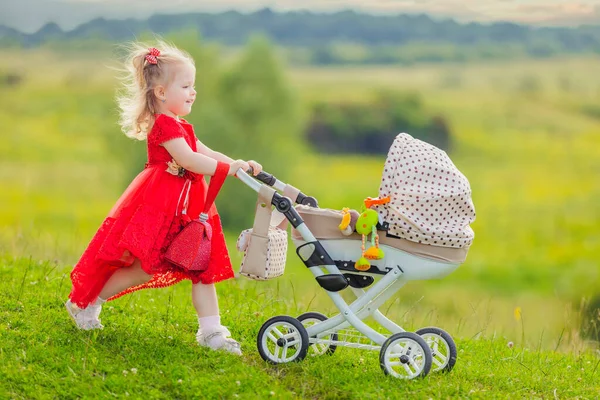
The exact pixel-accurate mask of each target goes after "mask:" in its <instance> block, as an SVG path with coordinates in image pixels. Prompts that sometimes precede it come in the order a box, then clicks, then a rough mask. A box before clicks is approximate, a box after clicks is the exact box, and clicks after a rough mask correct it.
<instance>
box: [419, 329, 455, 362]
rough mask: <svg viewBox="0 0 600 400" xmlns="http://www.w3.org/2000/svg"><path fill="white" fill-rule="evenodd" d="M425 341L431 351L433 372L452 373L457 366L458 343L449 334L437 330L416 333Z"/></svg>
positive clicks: (422, 330) (423, 330)
mask: <svg viewBox="0 0 600 400" xmlns="http://www.w3.org/2000/svg"><path fill="white" fill-rule="evenodd" d="M415 333H416V334H417V335H419V336H421V337H422V338H423V339H425V342H427V344H428V345H429V348H430V350H431V357H432V361H433V365H432V366H431V372H440V371H441V372H450V371H451V370H452V368H454V364H456V356H457V352H456V343H454V340H453V339H452V336H450V335H449V334H448V332H446V331H444V330H442V329H440V328H436V327H428V328H421V329H419V330H418V331H416V332H415Z"/></svg>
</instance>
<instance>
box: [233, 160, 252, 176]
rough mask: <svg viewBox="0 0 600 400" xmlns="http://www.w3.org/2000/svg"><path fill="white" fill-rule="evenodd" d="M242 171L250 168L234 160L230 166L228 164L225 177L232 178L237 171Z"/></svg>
mask: <svg viewBox="0 0 600 400" xmlns="http://www.w3.org/2000/svg"><path fill="white" fill-rule="evenodd" d="M240 168H241V169H242V170H243V171H247V170H248V168H250V166H249V165H248V163H247V162H246V161H244V160H235V161H234V162H232V163H231V164H229V173H228V174H227V175H229V176H234V175H235V173H236V172H237V171H238V169H240Z"/></svg>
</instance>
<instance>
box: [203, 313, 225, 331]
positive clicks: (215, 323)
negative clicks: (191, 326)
mask: <svg viewBox="0 0 600 400" xmlns="http://www.w3.org/2000/svg"><path fill="white" fill-rule="evenodd" d="M198 325H200V329H201V330H202V331H203V332H210V331H212V330H213V329H215V328H217V327H219V326H221V316H220V315H211V316H209V317H198Z"/></svg>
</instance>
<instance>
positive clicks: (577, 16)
mask: <svg viewBox="0 0 600 400" xmlns="http://www.w3.org/2000/svg"><path fill="white" fill-rule="evenodd" d="M264 7H270V8H271V9H273V10H276V11H287V10H299V9H304V10H310V11H314V12H332V11H338V10H344V9H354V10H357V11H365V12H369V13H372V14H399V13H426V14H430V15H432V16H436V17H450V18H454V19H456V20H458V21H462V22H466V21H479V22H491V21H499V20H502V21H512V22H518V23H526V24H535V25H546V26H555V25H567V26H573V25H580V24H582V23H585V24H600V0H345V1H340V0H271V1H259V0H220V1H219V0H216V1H214V0H213V1H211V0H0V25H5V26H9V27H11V28H15V29H18V30H20V31H22V32H28V33H30V32H35V31H37V30H38V29H39V28H40V27H41V26H43V25H44V24H46V23H48V22H56V23H57V24H58V25H59V26H60V27H61V28H62V29H63V30H71V29H73V28H75V27H76V26H78V25H80V24H82V23H85V22H87V21H89V20H91V19H94V18H97V17H104V18H111V19H126V18H138V19H143V18H147V17H149V16H151V15H152V14H156V13H168V14H181V13H186V12H218V11H223V10H229V9H235V10H239V11H242V12H244V11H254V10H257V9H260V8H264Z"/></svg>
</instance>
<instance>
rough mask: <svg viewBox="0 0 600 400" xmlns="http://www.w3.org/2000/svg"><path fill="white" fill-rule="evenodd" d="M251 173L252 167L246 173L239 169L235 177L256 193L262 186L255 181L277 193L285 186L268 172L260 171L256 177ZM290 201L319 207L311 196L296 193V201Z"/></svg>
mask: <svg viewBox="0 0 600 400" xmlns="http://www.w3.org/2000/svg"><path fill="white" fill-rule="evenodd" d="M253 172H254V170H253V169H252V167H250V168H249V169H248V171H244V170H243V169H242V168H240V169H238V170H237V172H236V174H235V175H236V176H237V177H238V178H239V179H240V180H241V181H242V182H243V183H245V184H246V185H248V186H250V188H251V189H252V190H254V191H255V192H257V193H258V191H259V190H260V187H261V186H262V184H261V183H259V182H257V180H258V181H260V182H262V183H264V184H265V185H268V186H271V187H274V188H275V189H277V190H279V191H283V190H284V189H285V188H286V186H287V184H286V183H285V182H282V181H280V180H279V179H277V178H276V177H275V176H274V175H272V174H269V173H268V172H264V171H261V172H260V173H259V174H258V175H256V176H254V174H253ZM292 201H294V202H295V203H297V204H304V205H307V206H311V207H319V203H318V201H317V199H316V198H314V197H312V196H307V195H305V194H304V193H302V192H300V193H298V197H297V198H296V199H292Z"/></svg>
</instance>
